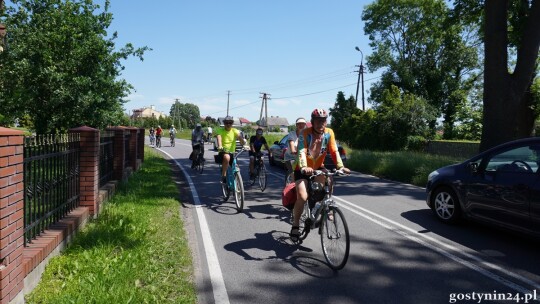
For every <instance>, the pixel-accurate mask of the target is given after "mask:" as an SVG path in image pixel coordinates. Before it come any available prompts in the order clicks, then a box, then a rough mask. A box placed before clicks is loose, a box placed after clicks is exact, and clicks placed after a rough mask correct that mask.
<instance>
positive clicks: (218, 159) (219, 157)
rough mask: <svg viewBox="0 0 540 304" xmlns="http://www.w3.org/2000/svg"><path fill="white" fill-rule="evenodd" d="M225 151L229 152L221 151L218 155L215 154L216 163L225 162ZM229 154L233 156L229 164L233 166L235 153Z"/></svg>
mask: <svg viewBox="0 0 540 304" xmlns="http://www.w3.org/2000/svg"><path fill="white" fill-rule="evenodd" d="M225 153H227V152H219V153H218V155H216V156H215V161H216V163H218V164H221V163H223V154H225ZM228 154H229V155H230V156H231V160H230V161H229V166H232V162H233V159H234V155H233V154H232V153H228Z"/></svg>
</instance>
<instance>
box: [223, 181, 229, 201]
mask: <svg viewBox="0 0 540 304" xmlns="http://www.w3.org/2000/svg"><path fill="white" fill-rule="evenodd" d="M221 193H222V194H223V201H224V202H226V201H228V200H229V197H230V196H231V190H230V189H229V182H228V181H227V182H226V183H221Z"/></svg>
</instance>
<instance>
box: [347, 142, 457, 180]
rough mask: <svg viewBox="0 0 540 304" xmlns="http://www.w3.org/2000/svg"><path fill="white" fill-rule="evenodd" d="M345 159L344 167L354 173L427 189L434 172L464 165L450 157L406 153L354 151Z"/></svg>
mask: <svg viewBox="0 0 540 304" xmlns="http://www.w3.org/2000/svg"><path fill="white" fill-rule="evenodd" d="M348 156H349V157H348V159H347V164H346V166H347V167H348V168H350V169H352V170H354V171H358V172H362V173H367V174H371V175H375V176H378V177H382V178H386V179H390V180H393V181H398V182H404V183H408V184H413V185H417V186H420V187H425V186H426V184H427V177H428V175H429V173H431V172H432V171H433V170H436V169H438V168H440V167H444V166H447V165H451V164H456V163H459V162H461V161H463V160H462V159H456V158H452V157H445V156H436V155H430V154H426V153H418V152H409V151H398V152H375V151H367V150H354V151H352V152H350V154H349V155H348Z"/></svg>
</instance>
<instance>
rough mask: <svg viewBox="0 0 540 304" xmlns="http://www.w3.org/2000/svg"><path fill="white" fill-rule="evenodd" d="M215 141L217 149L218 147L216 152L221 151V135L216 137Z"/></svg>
mask: <svg viewBox="0 0 540 304" xmlns="http://www.w3.org/2000/svg"><path fill="white" fill-rule="evenodd" d="M216 140H217V147H218V150H222V149H223V145H222V144H221V135H219V134H218V135H216Z"/></svg>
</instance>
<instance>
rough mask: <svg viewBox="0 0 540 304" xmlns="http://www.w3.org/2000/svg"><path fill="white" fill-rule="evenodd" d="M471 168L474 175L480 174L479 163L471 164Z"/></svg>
mask: <svg viewBox="0 0 540 304" xmlns="http://www.w3.org/2000/svg"><path fill="white" fill-rule="evenodd" d="M469 168H471V172H472V173H478V163H469Z"/></svg>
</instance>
